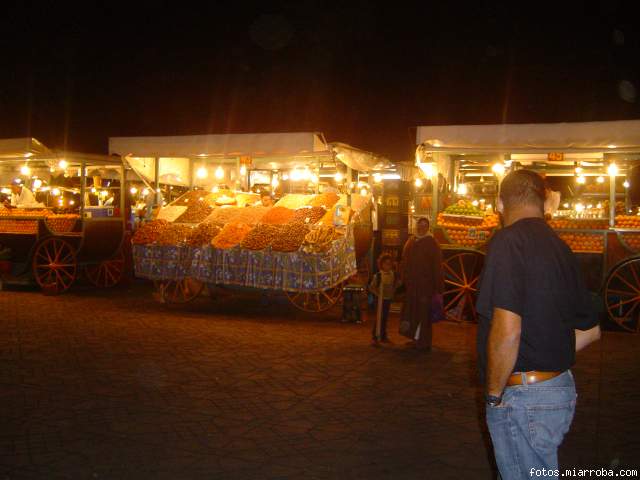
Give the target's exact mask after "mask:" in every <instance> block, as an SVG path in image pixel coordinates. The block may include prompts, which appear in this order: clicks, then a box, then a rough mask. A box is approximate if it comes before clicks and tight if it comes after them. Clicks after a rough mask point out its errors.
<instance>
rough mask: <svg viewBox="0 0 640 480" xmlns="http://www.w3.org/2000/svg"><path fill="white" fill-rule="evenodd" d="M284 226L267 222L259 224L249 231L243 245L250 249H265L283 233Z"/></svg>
mask: <svg viewBox="0 0 640 480" xmlns="http://www.w3.org/2000/svg"><path fill="white" fill-rule="evenodd" d="M283 228H284V227H283V226H282V225H269V224H267V223H264V224H262V225H258V226H257V227H255V228H254V229H253V230H251V231H250V232H249V233H248V235H247V236H246V237H245V238H244V240H243V241H242V244H241V246H242V248H246V249H248V250H264V249H265V248H267V247H268V246H269V245H271V244H272V243H273V241H274V240H275V239H276V238H278V237H279V236H280V235H281V232H282V229H283Z"/></svg>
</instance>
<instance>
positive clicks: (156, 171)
mask: <svg viewBox="0 0 640 480" xmlns="http://www.w3.org/2000/svg"><path fill="white" fill-rule="evenodd" d="M153 163H154V178H155V187H156V188H155V190H156V191H155V194H156V205H162V195H161V194H160V157H156V158H155V159H154V162H153Z"/></svg>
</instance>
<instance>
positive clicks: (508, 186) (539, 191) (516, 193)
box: [500, 170, 546, 212]
mask: <svg viewBox="0 0 640 480" xmlns="http://www.w3.org/2000/svg"><path fill="white" fill-rule="evenodd" d="M545 198H546V189H545V183H544V180H543V179H542V177H541V176H540V175H538V174H537V173H536V172H533V171H531V170H516V171H515V172H511V173H510V174H509V175H507V176H506V177H505V178H504V180H503V181H502V184H501V185H500V199H501V200H502V204H503V205H504V208H505V210H506V209H511V208H518V207H523V206H526V205H530V206H534V207H538V208H539V209H540V211H542V212H544V201H545Z"/></svg>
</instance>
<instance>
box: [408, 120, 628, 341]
mask: <svg viewBox="0 0 640 480" xmlns="http://www.w3.org/2000/svg"><path fill="white" fill-rule="evenodd" d="M639 132H640V121H616V122H592V123H576V124H557V125H482V126H477V125H476V126H440V127H419V128H418V141H417V143H418V149H417V154H416V158H417V160H416V161H417V163H418V165H419V166H420V167H421V169H422V170H423V171H430V172H433V173H434V178H433V181H434V182H438V185H439V186H440V187H442V186H443V183H444V184H445V188H444V189H443V188H434V189H433V191H434V198H433V199H432V204H433V205H438V206H440V207H441V208H440V209H438V208H436V209H434V212H433V216H432V219H433V223H434V224H435V228H434V235H435V236H436V238H437V239H438V240H439V241H440V243H441V244H442V246H443V251H444V273H445V295H444V297H445V298H444V304H445V309H446V310H447V313H448V316H449V318H452V319H455V320H458V321H461V320H470V321H476V320H477V318H476V312H475V308H474V305H475V296H476V292H477V288H478V282H479V278H480V273H481V270H482V265H483V262H484V256H485V252H486V248H487V244H488V241H489V239H490V237H491V234H492V232H493V230H492V231H491V232H490V234H488V235H483V236H482V238H477V237H476V236H475V232H474V229H473V228H472V227H471V226H470V227H469V228H468V229H467V234H466V238H468V240H467V241H463V242H461V241H460V239H461V238H465V237H460V236H459V235H451V231H450V229H448V228H447V227H443V226H442V225H441V224H440V223H441V222H439V221H438V220H440V218H441V217H439V214H440V210H441V209H442V207H444V205H442V199H441V198H440V199H439V198H438V194H439V193H440V192H442V191H445V192H449V195H450V196H451V198H454V199H457V198H460V197H465V196H466V197H467V198H469V196H470V192H469V194H467V193H468V192H467V188H466V186H467V184H468V183H469V182H471V181H474V180H475V181H476V182H477V181H478V180H480V181H482V180H484V181H486V182H490V181H493V182H496V183H497V182H499V181H500V180H501V178H502V176H503V175H504V174H505V173H506V172H507V171H508V170H509V169H510V168H527V169H531V170H534V171H537V172H539V173H541V174H545V175H547V176H556V177H565V178H566V180H567V181H569V182H574V183H575V184H585V183H588V181H589V179H591V182H592V183H595V182H594V181H596V179H597V182H598V183H599V184H601V185H603V186H606V185H607V184H608V186H609V193H608V194H602V193H601V194H599V195H600V196H601V197H602V200H608V203H609V205H608V207H606V210H607V212H606V213H607V214H608V218H604V219H600V220H597V219H596V220H594V219H593V218H586V219H585V220H584V223H585V224H586V225H588V227H586V228H575V227H576V226H578V227H580V220H573V225H572V227H574V228H567V227H566V226H565V227H562V226H558V225H554V224H553V221H552V226H553V227H554V229H556V231H557V233H558V235H559V236H560V237H561V238H563V239H564V240H565V241H566V242H567V243H568V244H569V245H570V246H571V248H572V249H573V251H574V253H575V254H576V256H577V258H578V261H579V263H580V265H581V268H582V271H583V275H584V278H585V281H586V283H587V286H588V288H589V289H590V291H592V292H593V293H594V294H597V295H598V296H599V297H600V298H601V300H602V303H603V304H604V306H605V309H606V312H607V314H608V316H609V318H610V319H611V320H612V321H613V322H615V323H616V324H617V325H619V326H620V327H621V328H623V329H625V330H628V331H632V332H639V331H640V222H635V221H634V222H632V223H634V227H633V228H628V225H626V224H625V223H623V222H624V217H620V216H616V199H617V198H618V197H619V196H621V195H622V196H625V197H626V198H625V200H626V201H625V206H624V208H625V209H627V210H628V211H627V214H629V213H630V212H631V211H630V210H629V209H630V207H631V205H630V198H629V195H628V190H629V187H630V186H631V187H635V188H637V187H638V186H637V185H635V186H632V185H630V182H629V175H630V172H631V169H632V168H633V167H634V166H636V165H638V164H640V133H639ZM435 139H437V140H435ZM594 139H597V140H594ZM579 177H584V178H583V179H580V181H578V179H579ZM625 177H626V178H625ZM436 178H437V180H436ZM623 180H624V187H623ZM461 186H464V187H465V188H461ZM620 189H624V190H625V191H626V195H625V194H624V193H622V194H621V193H620ZM461 192H462V193H461ZM580 196H589V195H588V194H586V193H585V194H584V195H583V194H580V195H578V197H580ZM496 198H497V189H495V192H494V195H493V200H491V203H492V204H493V205H496V203H495V199H496ZM439 200H440V201H439ZM487 200H488V199H487ZM577 216H578V217H579V216H580V215H577ZM635 217H636V216H635V215H634V216H632V217H628V216H627V217H626V218H635ZM594 222H595V223H598V222H600V224H599V225H596V226H594V225H593V224H594ZM636 227H637V228H636Z"/></svg>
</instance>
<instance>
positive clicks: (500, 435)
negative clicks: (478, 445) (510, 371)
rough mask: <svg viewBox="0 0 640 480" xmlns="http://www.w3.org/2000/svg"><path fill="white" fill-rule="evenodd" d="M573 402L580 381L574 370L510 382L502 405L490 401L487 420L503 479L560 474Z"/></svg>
mask: <svg viewBox="0 0 640 480" xmlns="http://www.w3.org/2000/svg"><path fill="white" fill-rule="evenodd" d="M575 408H576V386H575V383H574V381H573V374H572V373H571V371H570V370H567V371H566V372H564V373H563V374H561V375H558V376H557V377H555V378H552V379H551V380H547V381H545V382H540V383H536V384H534V385H516V386H513V387H507V388H506V389H505V391H504V395H503V397H502V403H501V404H500V405H499V406H497V407H491V406H487V425H488V426H489V432H490V433H491V440H492V442H493V450H494V453H495V456H496V463H497V464H498V469H499V470H500V476H501V477H502V479H503V480H511V479H518V480H520V479H528V480H529V479H532V478H558V477H557V476H554V474H555V473H557V472H556V471H557V470H558V447H559V446H560V444H561V443H562V439H563V438H564V435H565V434H566V433H567V432H568V431H569V427H570V426H571V421H572V420H573V414H574V412H575ZM543 469H545V471H544V472H543ZM549 470H551V472H549ZM554 470H555V471H554ZM543 473H546V475H545V476H543Z"/></svg>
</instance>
